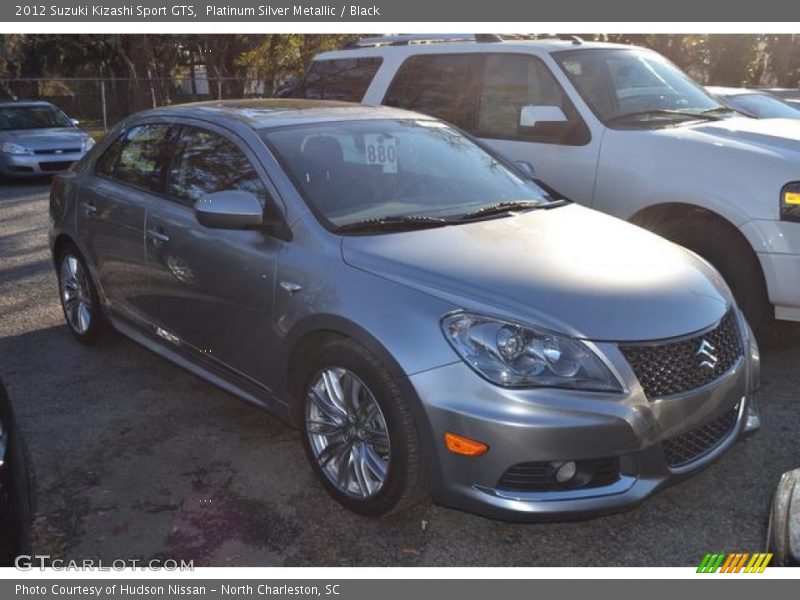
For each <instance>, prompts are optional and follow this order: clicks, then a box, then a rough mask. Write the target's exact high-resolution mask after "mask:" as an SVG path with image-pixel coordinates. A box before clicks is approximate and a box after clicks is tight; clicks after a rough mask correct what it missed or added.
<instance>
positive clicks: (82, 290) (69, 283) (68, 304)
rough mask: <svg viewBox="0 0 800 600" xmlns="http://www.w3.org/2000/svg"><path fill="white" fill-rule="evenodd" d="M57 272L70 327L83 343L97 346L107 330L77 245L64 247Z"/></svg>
mask: <svg viewBox="0 0 800 600" xmlns="http://www.w3.org/2000/svg"><path fill="white" fill-rule="evenodd" d="M57 269H58V292H59V297H60V299H61V308H62V310H63V311H64V320H65V321H66V322H67V327H69V330H70V333H72V335H73V336H74V337H75V339H77V340H78V341H79V342H81V343H82V344H94V343H95V342H96V341H97V338H98V336H99V335H100V332H101V331H102V329H103V327H104V316H103V310H102V308H101V306H100V297H99V296H98V294H97V288H96V287H95V285H94V281H92V275H91V273H90V272H89V269H88V267H87V266H86V261H84V260H83V256H81V253H80V251H79V250H78V249H77V248H76V247H75V245H74V244H67V245H65V246H64V248H62V250H61V252H60V253H59V256H58V261H57Z"/></svg>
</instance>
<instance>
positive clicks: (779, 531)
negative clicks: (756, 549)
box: [767, 469, 800, 567]
mask: <svg viewBox="0 0 800 600" xmlns="http://www.w3.org/2000/svg"><path fill="white" fill-rule="evenodd" d="M767 552H772V553H773V554H774V556H775V560H774V563H775V565H776V566H782V567H795V566H800V469H795V470H794V471H787V472H786V473H784V474H783V475H782V476H781V480H780V482H779V483H778V488H777V489H776V490H775V498H774V499H773V501H772V511H771V512H770V515H769V526H768V528H767Z"/></svg>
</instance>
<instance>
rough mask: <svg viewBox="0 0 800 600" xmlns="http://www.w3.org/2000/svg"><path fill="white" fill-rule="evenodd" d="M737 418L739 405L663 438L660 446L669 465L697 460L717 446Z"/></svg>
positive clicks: (673, 465) (729, 431)
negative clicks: (700, 424) (693, 426)
mask: <svg viewBox="0 0 800 600" xmlns="http://www.w3.org/2000/svg"><path fill="white" fill-rule="evenodd" d="M738 418H739V405H738V404H737V405H736V406H735V407H734V408H732V409H731V410H729V411H727V412H726V413H725V414H723V415H722V416H721V417H718V418H716V419H714V420H713V421H711V422H709V423H706V424H705V425H702V426H701V427H698V428H697V429H692V430H691V431H687V432H686V433H681V434H680V435H676V436H675V437H671V438H669V439H668V440H665V441H664V442H663V443H662V445H661V447H662V449H663V451H664V460H665V461H666V463H667V465H669V466H670V467H682V466H684V465H687V464H689V463H690V462H693V461H695V460H698V459H700V458H702V457H703V456H705V455H706V454H708V453H709V452H711V451H712V450H713V449H714V448H716V447H717V446H719V445H720V444H721V443H722V442H723V441H724V440H725V438H727V437H728V435H729V434H730V433H731V431H733V428H734V427H735V426H736V421H737V419H738Z"/></svg>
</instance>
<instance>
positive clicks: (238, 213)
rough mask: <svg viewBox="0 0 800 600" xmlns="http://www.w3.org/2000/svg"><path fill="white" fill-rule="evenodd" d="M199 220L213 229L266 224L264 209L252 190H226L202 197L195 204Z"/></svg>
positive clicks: (247, 227)
mask: <svg viewBox="0 0 800 600" xmlns="http://www.w3.org/2000/svg"><path fill="white" fill-rule="evenodd" d="M194 214H195V217H197V221H198V222H199V223H200V224H201V225H203V226H204V227H211V228H213V229H249V228H251V227H260V226H261V225H263V224H264V209H263V208H262V207H261V202H260V201H259V199H258V198H256V197H255V195H253V194H252V193H251V192H247V191H244V190H225V191H222V192H214V193H212V194H206V195H204V196H203V197H201V198H200V199H199V200H198V201H197V202H195V205H194Z"/></svg>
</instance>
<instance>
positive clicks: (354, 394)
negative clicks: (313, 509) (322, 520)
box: [301, 340, 428, 517]
mask: <svg viewBox="0 0 800 600" xmlns="http://www.w3.org/2000/svg"><path fill="white" fill-rule="evenodd" d="M301 381H302V387H301V390H302V391H301V394H302V398H301V400H302V403H303V414H304V432H303V444H304V447H305V450H306V455H307V456H308V459H309V461H310V463H311V466H312V468H313V470H314V472H315V473H316V474H317V476H318V477H319V479H320V481H321V482H322V484H323V486H324V487H325V489H326V491H327V492H328V493H329V494H330V495H331V496H332V497H333V498H334V499H335V500H336V501H337V502H339V503H340V504H342V505H343V506H344V507H346V508H348V509H350V510H352V511H354V512H357V513H359V514H362V515H366V516H371V517H378V516H383V515H387V514H390V513H392V512H397V511H400V510H403V509H405V508H408V507H410V506H412V505H414V504H416V503H418V502H420V501H421V500H422V499H424V498H425V497H426V496H427V494H428V488H427V481H426V478H425V471H424V462H423V457H422V449H421V443H420V435H419V428H418V426H417V424H416V422H415V420H414V418H413V417H412V414H411V407H410V406H409V401H408V399H406V398H404V397H403V395H402V394H401V393H400V390H399V388H398V386H397V384H396V383H395V381H394V378H393V377H392V375H391V373H390V372H389V370H388V369H387V368H386V367H385V366H384V365H383V364H382V363H381V362H380V361H379V360H378V359H377V358H376V357H375V356H373V355H372V354H371V353H370V352H369V351H368V350H367V349H366V348H364V347H363V346H361V345H360V344H357V343H355V342H353V341H351V340H341V341H336V342H332V343H330V344H327V345H326V346H324V347H323V348H321V349H320V351H319V352H318V353H317V354H316V356H315V357H314V358H313V359H312V360H311V361H310V363H309V365H308V368H306V369H305V371H304V373H303V375H302V376H301Z"/></svg>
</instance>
